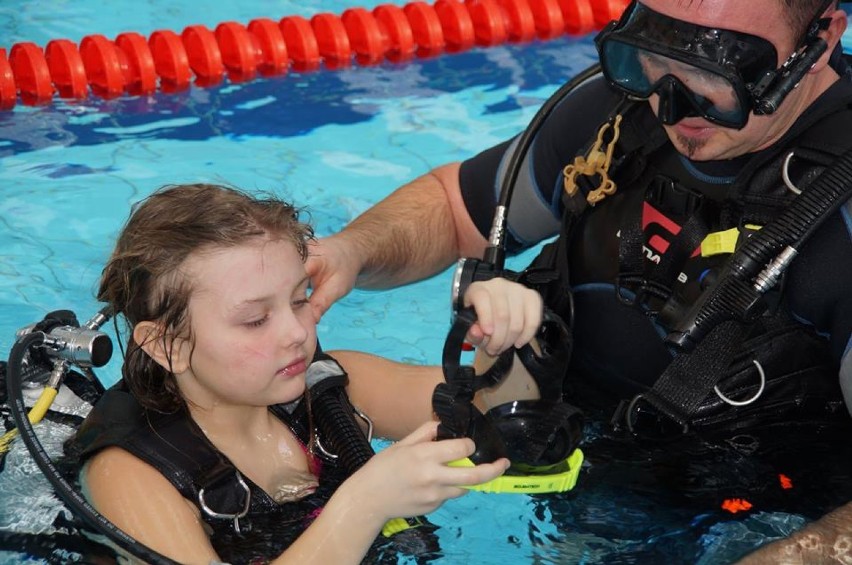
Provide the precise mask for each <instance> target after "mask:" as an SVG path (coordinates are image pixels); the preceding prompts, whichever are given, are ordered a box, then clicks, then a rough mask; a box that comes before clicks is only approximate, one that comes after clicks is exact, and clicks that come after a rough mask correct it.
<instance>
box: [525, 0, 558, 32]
mask: <svg viewBox="0 0 852 565" xmlns="http://www.w3.org/2000/svg"><path fill="white" fill-rule="evenodd" d="M529 2H530V8H531V9H532V12H533V18H534V19H535V30H536V33H537V34H538V37H539V38H541V39H553V38H554V37H558V36H560V35H562V34H563V33H564V32H565V18H563V17H562V10H561V9H560V8H559V2H558V1H557V0H529Z"/></svg>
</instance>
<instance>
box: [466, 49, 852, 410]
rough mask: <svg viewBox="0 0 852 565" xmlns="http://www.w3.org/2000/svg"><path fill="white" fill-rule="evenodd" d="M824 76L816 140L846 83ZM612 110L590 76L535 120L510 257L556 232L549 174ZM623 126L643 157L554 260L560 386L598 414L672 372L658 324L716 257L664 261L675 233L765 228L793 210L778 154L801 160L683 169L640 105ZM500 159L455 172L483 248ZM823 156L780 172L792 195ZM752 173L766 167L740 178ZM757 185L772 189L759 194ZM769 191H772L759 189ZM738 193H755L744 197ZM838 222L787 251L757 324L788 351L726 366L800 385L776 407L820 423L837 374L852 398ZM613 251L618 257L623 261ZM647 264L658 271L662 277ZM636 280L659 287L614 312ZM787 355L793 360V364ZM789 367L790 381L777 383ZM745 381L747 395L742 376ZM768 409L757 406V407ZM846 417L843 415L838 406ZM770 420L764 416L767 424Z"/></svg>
mask: <svg viewBox="0 0 852 565" xmlns="http://www.w3.org/2000/svg"><path fill="white" fill-rule="evenodd" d="M836 64H837V68H838V70H839V71H840V72H841V74H842V76H843V78H841V80H839V81H837V82H836V83H835V84H834V85H833V86H832V87H831V88H830V89H829V90H828V91H827V92H825V93H824V94H823V96H822V97H821V99H820V100H819V101H818V102H817V103H815V104H814V106H813V108H818V107H822V105H830V106H833V107H835V108H836V111H835V112H834V113H832V114H831V116H830V117H827V118H824V119H823V120H822V126H821V127H823V128H824V127H826V126H825V124H826V123H828V122H832V123H837V124H852V120H850V115H852V110H850V109H849V104H850V103H852V79H850V78H849V75H848V73H847V72H845V71H844V69H845V64H844V63H843V61H836ZM620 100H621V95H620V94H618V93H616V92H615V91H613V90H612V89H610V88H609V87H608V85H607V84H606V83H605V81H604V80H603V79H602V77H601V76H600V75H597V76H595V77H593V78H591V79H589V80H587V81H586V82H584V83H582V84H581V85H580V86H579V87H578V88H577V89H576V90H575V91H573V92H572V93H571V94H569V96H568V97H567V98H566V99H565V100H564V101H563V102H562V103H561V104H560V106H558V107H557V109H556V110H555V111H554V112H553V114H552V115H551V116H550V117H549V118H548V120H547V122H546V123H545V125H544V126H543V127H542V129H541V131H540V132H539V134H538V135H537V137H536V139H535V142H534V144H533V147H532V148H531V150H530V152H529V154H528V155H527V157H526V159H525V161H524V164H523V168H522V169H521V173H520V175H519V180H518V184H517V185H516V188H515V192H514V195H513V199H512V202H511V205H510V213H509V226H508V228H509V235H508V238H507V239H508V241H507V247H508V249H509V250H510V251H517V250H521V249H524V248H526V247H529V246H531V245H533V244H535V243H536V242H538V241H541V240H543V239H544V238H547V237H549V236H552V235H554V234H556V233H559V231H560V229H564V228H563V227H562V222H563V215H564V203H563V190H562V186H563V174H562V171H563V168H564V167H565V165H567V164H569V163H572V162H573V160H574V157H575V156H577V155H582V154H584V153H585V152H586V149H587V147H588V145H589V144H590V141H591V140H593V139H594V138H595V135H596V132H597V131H598V128H599V127H600V126H601V124H603V123H605V122H606V120H607V118H608V116H609V114H610V112H611V111H612V109H613V108H614V107H615V106H616V104H618V103H619V101H620ZM806 114H807V113H806ZM843 119H846V120H847V121H845V122H844V121H843ZM625 122H627V123H626V124H625V125H624V126H623V127H622V130H623V131H629V129H630V128H633V130H641V131H640V133H639V134H634V138H636V135H639V136H644V138H643V137H639V138H638V139H639V140H640V141H641V143H643V144H645V145H647V146H649V149H648V150H643V151H642V152H641V153H642V154H641V155H640V156H639V157H637V158H633V159H632V163H631V164H630V165H629V166H625V169H629V170H628V171H627V172H623V173H622V174H621V176H620V178H617V179H616V180H619V181H620V184H619V187H618V191H617V192H616V194H615V195H613V196H611V197H609V198H607V199H606V200H604V201H603V202H601V203H599V204H597V205H596V206H595V207H590V208H587V209H586V210H585V211H584V212H583V213H582V214H581V215H580V217H579V218H574V219H573V221H575V224H574V226H573V228H572V231H571V234H570V243H569V244H568V245H566V246H564V247H563V248H561V250H560V253H566V254H567V268H566V269H563V270H562V271H561V272H560V273H559V275H560V276H561V277H562V278H563V279H565V278H567V279H568V285H569V287H570V291H571V292H572V293H573V299H574V305H575V311H574V317H573V321H574V330H573V333H574V340H575V345H574V352H575V353H574V356H573V359H572V364H571V371H570V375H571V376H570V378H569V379H568V380H569V381H570V382H569V383H567V384H569V385H570V384H572V383H573V384H580V387H581V388H583V389H584V391H585V392H587V393H589V394H590V395H591V396H594V397H595V400H596V401H600V402H603V403H607V402H608V403H609V404H614V403H616V402H618V400H619V399H623V398H629V397H631V396H633V395H635V394H636V393H637V392H639V391H641V390H645V389H647V388H648V387H650V386H651V385H653V383H654V382H655V380H656V379H657V377H659V375H660V374H661V373H662V372H663V370H664V369H665V368H666V366H667V365H668V364H669V363H670V361H671V359H672V352H671V350H670V349H669V348H667V347H666V346H665V344H664V341H663V337H664V336H665V335H666V333H667V332H668V331H670V330H671V322H672V319H671V318H674V319H676V316H677V312H678V311H682V310H683V309H684V308H685V307H686V306H688V305H689V304H691V303H692V302H694V301H695V300H696V299H697V297H698V296H699V295H700V294H701V292H702V290H703V288H705V287H706V285H707V284H708V282H709V281H710V280H711V279H712V277H713V275H714V274H715V273H716V272H718V270H719V269H720V268H721V265H723V264H724V261H725V260H726V259H727V257H729V256H730V255H728V254H717V255H712V256H709V257H702V256H701V254H700V253H699V252H698V250H695V248H694V247H690V248H688V249H676V247H677V243H678V242H677V234H678V233H679V232H680V231H681V230H682V227H683V226H685V225H686V224H687V223H688V222H689V221H690V220H691V219H693V218H694V217H695V216H697V215H700V216H701V220H702V223H703V224H705V228H706V229H705V232H709V233H717V232H721V231H724V230H728V229H730V228H742V227H743V226H744V225H746V224H749V225H751V224H756V225H765V224H766V223H768V222H769V221H771V220H772V218H774V217H775V216H777V215H778V213H779V211H780V210H782V209H783V207H784V206H785V205H786V203H787V202H789V201H790V200H792V198H793V197H794V195H793V193H792V192H790V191H789V190H788V189H787V188H786V187H785V186H784V185H783V184H782V183H781V181H780V166H779V165H778V163H779V162H780V160H781V157H782V156H783V155H784V154H786V152H787V150H788V149H789V150H797V151H799V153H800V154H807V153H808V151H809V150H810V148H804V149H801V148H798V145H797V143H798V137H797V138H794V139H786V138H785V139H783V140H782V141H781V142H780V143H779V144H777V145H776V146H774V147H771V148H768V149H766V150H764V151H761V152H759V153H755V154H749V155H746V156H743V157H740V158H736V159H732V160H730V161H716V162H695V161H690V160H688V159H687V158H686V157H684V156H683V155H681V154H679V153H678V152H677V151H675V149H674V148H673V147H672V145H671V144H670V143H669V142H668V140H667V139H666V138H665V133H664V131H663V130H662V127H661V126H660V125H659V123H658V122H657V121H656V119H655V118H654V117H653V114H652V113H651V112H650V109H649V107H648V105H647V104H645V103H641V102H640V103H637V107H635V108H633V109H632V110H631V111H630V113H628V114H625ZM800 123H803V124H806V125H803V126H800V127H799V128H798V129H801V130H803V133H807V132H808V131H809V130H810V129H813V128H814V127H816V126H813V124H807V117H806V116H805V117H803V118H800ZM838 127H839V128H842V127H844V126H843V125H838ZM847 127H848V125H847ZM791 129H792V130H796V129H797V128H796V126H794V127H793V128H791ZM812 137H814V136H812ZM817 137H818V136H817ZM834 137H835V138H840V137H842V136H841V135H840V134H835V135H834ZM810 141H811V145H818V144H819V143H820V142H821V139H817V140H813V139H811V140H810ZM634 143H636V142H635V141H634ZM844 143H846V144H847V145H852V143H848V142H844V141H838V144H839V145H843V144H844ZM513 149H514V142H513V141H508V142H506V143H503V144H501V145H499V146H496V147H494V148H491V149H488V150H486V151H484V152H482V153H481V154H479V155H477V156H475V157H474V158H472V159H470V160H468V161H466V162H464V163H463V164H462V166H461V171H460V183H461V190H462V195H463V198H464V202H465V204H466V206H467V209H468V212H469V213H470V215H471V217H472V218H473V220H474V222H475V224H476V226H477V227H478V228H479V230H480V232H481V233H482V234H483V235H484V236H486V237H487V234H488V230H489V228H490V225H491V217H492V213H493V209H494V206H495V204H496V201H497V198H498V193H499V190H500V186H501V178H502V176H501V175H502V172H503V170H504V168H505V166H506V163H507V161H508V159H509V156H510V155H511V152H512V150H513ZM833 149H836V153H841V152H842V151H843V147H837V148H833ZM832 154H833V153H832V152H829V154H826V155H823V156H821V157H820V158H821V159H823V161H824V162H823V163H822V164H821V165H819V166H817V165H814V164H813V163H809V162H808V161H807V160H805V159H802V160H799V159H798V158H796V157H794V158H793V160H792V161H791V164H790V174H791V176H792V177H794V178H793V181H794V182H796V183H798V184H799V185H800V186H801V187H806V186H807V184H808V183H809V182H811V181H812V180H813V177H814V176H815V173H814V171H822V170H823V167H824V166H825V164H826V162H830V161H831V159H833V157H832ZM617 159H618V154H616V160H617ZM763 160H766V161H767V163H766V164H764V165H761V166H760V167H755V166H754V163H757V162H762V161H763ZM817 160H819V159H817ZM743 171H747V172H746V173H744V172H743ZM616 176H617V177H618V175H616ZM769 177H772V178H771V179H770V180H765V179H766V178H769ZM775 177H777V182H776V183H775V185H777V186H775V185H773V180H775ZM752 183H754V184H757V185H761V184H762V185H763V187H762V188H761V189H752V187H751V186H750V185H751V184H752ZM785 192H786V194H785ZM850 212H852V205H850V204H849V203H847V204H846V205H845V206H844V207H842V208H841V210H840V212H839V213H836V214H834V215H833V216H832V217H830V218H828V220H827V221H826V222H825V224H824V225H823V226H822V227H821V228H820V229H819V230H818V231H817V232H816V233H815V234H814V235H813V236H812V237H811V239H810V240H809V241H808V243H807V244H806V246H805V247H804V248H803V249H801V250H800V254H799V256H798V257H797V258H796V259H795V260H794V262H793V264H792V266H791V267H790V269H789V271H788V272H787V274H786V277H785V279H786V280H785V281H784V283H783V292H782V293H780V295H781V296H780V297H776V301H777V302H778V306H777V308H775V309H774V310H773V311H774V312H776V311H777V313H778V315H777V316H776V317H775V320H774V321H773V322H771V323H770V322H766V321H764V322H763V326H764V327H763V328H762V329H761V330H760V331H761V332H762V333H764V334H766V333H770V334H771V333H772V332H773V331H775V330H776V329H777V328H778V324H780V323H782V322H781V321H779V319H781V318H784V319H785V321H786V322H787V323H788V325H790V324H795V325H796V326H798V329H799V330H800V332H799V334H798V335H797V336H796V338H790V341H789V342H780V341H779V342H773V341H771V340H768V339H767V340H764V341H760V340H756V341H754V342H753V343H752V344H751V347H750V350H749V351H748V352H746V351H744V352H743V353H744V355H743V356H741V358H740V359H739V360H738V361H739V362H740V365H741V367H742V370H743V371H746V367H747V365H748V364H749V363H750V362H751V359H750V356H751V355H759V358H760V361H761V363H763V367H764V368H765V370H766V378H767V381H772V380H773V378H775V377H781V380H783V381H785V382H787V381H789V380H790V379H788V378H787V377H788V376H790V375H791V374H792V373H793V372H795V371H801V372H802V373H808V376H807V379H806V380H807V381H808V382H809V385H808V387H805V388H804V389H797V390H793V388H794V387H788V388H790V390H788V391H786V392H784V393H783V394H790V395H792V396H793V397H795V400H793V402H794V403H801V402H803V399H804V398H805V397H807V396H808V395H809V394H811V393H812V394H813V395H814V396H819V397H821V400H820V403H823V404H824V409H825V410H826V411H830V412H836V411H837V410H838V409H840V410H842V401H841V395H840V390H839V387H838V374H840V375H841V379H846V380H848V381H850V384H852V352H850V328H852V295H850V293H849V290H848V284H849V281H852V238H851V237H850V234H851V233H852V213H850ZM569 216H570V214H569ZM631 230H634V231H635V232H637V233H639V234H640V236H641V238H642V242H641V243H642V244H641V245H635V244H634V246H633V247H632V248H630V247H629V246H628V245H627V244H626V243H625V241H624V240H626V239H628V238H627V237H626V236H625V237H622V234H629V233H630V232H631ZM702 233H703V232H702ZM699 241H700V239H699ZM681 247H682V245H681ZM625 250H626V251H627V252H629V253H630V254H631V255H630V256H625V253H626V251H625ZM669 251H671V252H672V253H681V254H683V256H682V258H681V259H682V260H677V261H675V262H674V264H668V265H666V263H667V259H669V258H667V257H666V253H667V252H669ZM637 256H640V257H639V258H638V259H637ZM642 257H644V259H643V258H642ZM668 263H672V261H668ZM661 264H662V265H665V266H666V269H665V270H664V269H662V268H661V267H660V265H661ZM637 266H638V269H639V270H640V271H642V272H641V273H639V274H640V275H641V276H639V277H638V278H639V279H643V280H649V279H650V280H652V281H657V282H659V284H658V285H656V286H657V287H659V288H657V289H656V290H657V291H658V292H651V293H644V294H643V296H641V297H639V299H638V300H635V301H636V302H637V304H636V305H635V306H629V305H625V304H624V302H625V301H624V300H618V299H617V297H616V292H615V290H616V285H617V284H618V286H619V287H620V292H621V294H622V296H623V297H627V298H628V300H627V302H629V301H630V300H634V299H636V298H637V297H636V293H637V292H638V289H637V288H636V286H635V285H631V284H630V279H631V277H630V276H628V275H636V274H637V273H635V272H631V269H632V271H636V270H637ZM660 271H664V272H662V273H661V272H660ZM633 278H637V277H633ZM673 305H675V306H678V307H677V308H674V307H673ZM671 310H675V312H674V313H672V312H671ZM667 316H668V317H669V319H667ZM765 318H767V319H768V317H765ZM803 340H804V341H803ZM782 343H786V345H781V344H782ZM805 343H807V346H806V347H805V346H804V344H805ZM796 344H799V345H801V346H802V347H799V346H797V345H796ZM791 349H795V350H799V349H801V350H802V351H801V352H799V353H800V354H799V355H797V351H791ZM746 353H748V355H746ZM804 357H807V359H805V358H804ZM791 358H792V363H793V367H794V370H792V371H791V370H788V369H789V366H790V363H791ZM841 365H842V369H841ZM746 372H747V371H746ZM779 373H783V375H779ZM742 378H746V377H745V376H743V377H742ZM748 378H751V379H753V383H755V384H756V383H757V376H756V375H755V374H754V373H752V374H751V376H750V377H748ZM808 389H809V390H810V392H808ZM850 392H852V391H850ZM779 394H781V393H780V392H779ZM770 397H771V394H770V395H768V396H767V398H770ZM850 400H852V395H849V394H848V393H847V402H849V401H850ZM573 401H575V402H576V401H577V399H576V398H574V399H573ZM849 408H850V410H852V403H850V406H849ZM822 409H823V408H817V410H818V411H819V410H822ZM772 410H773V407H771V406H768V407H767V409H766V412H767V415H768V412H771V411H772ZM842 411H844V412H845V410H842Z"/></svg>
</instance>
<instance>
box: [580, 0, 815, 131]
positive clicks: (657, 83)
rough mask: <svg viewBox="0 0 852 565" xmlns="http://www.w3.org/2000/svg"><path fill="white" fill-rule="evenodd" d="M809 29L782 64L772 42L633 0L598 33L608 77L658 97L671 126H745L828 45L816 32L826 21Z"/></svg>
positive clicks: (767, 110)
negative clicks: (695, 120)
mask: <svg viewBox="0 0 852 565" xmlns="http://www.w3.org/2000/svg"><path fill="white" fill-rule="evenodd" d="M825 8H827V4H825V5H823V8H822V10H821V11H820V12H819V14H817V18H815V19H814V21H813V22H812V24H811V25H810V26H809V28H808V31H807V33H806V34H805V38H804V40H803V42H802V43H803V44H802V49H800V50H797V51H796V52H795V53H793V55H791V57H790V58H789V59H788V60H787V61H786V62H785V63H784V64H783V65H782V66H781V67H778V68H776V65H777V61H778V53H777V52H776V50H775V46H774V45H773V44H772V43H771V42H769V41H768V40H766V39H764V38H762V37H758V36H756V35H751V34H748V33H742V32H738V31H731V30H727V29H719V28H709V27H704V26H700V25H697V24H693V23H690V22H685V21H682V20H677V19H674V18H671V17H669V16H666V15H664V14H661V13H658V12H655V11H654V10H651V9H650V8H648V7H647V6H645V5H643V4H641V3H639V2H636V1H634V2H633V4H632V5H631V6H630V7H628V9H627V10H625V12H624V14H623V15H622V17H621V19H620V20H619V21H617V22H612V23H610V24H609V25H608V26H607V27H606V28H605V29H604V30H603V31H601V33H600V34H598V36H597V37H596V38H595V44H596V46H597V49H598V53H599V55H600V61H601V66H602V70H603V74H604V76H605V77H606V79H607V80H608V81H609V82H610V83H611V84H612V85H613V86H615V87H616V88H618V89H619V90H621V91H623V92H625V93H626V94H628V95H632V96H635V97H639V98H648V97H650V96H651V95H652V94H657V95H659V98H660V102H659V109H658V115H659V118H660V120H661V121H662V122H663V123H664V124H666V125H672V124H675V123H677V122H679V121H680V120H682V119H683V118H685V117H689V116H700V117H702V118H704V119H706V120H707V121H709V122H712V123H715V124H718V125H721V126H724V127H730V128H736V129H740V128H742V127H744V126H745V125H746V123H747V122H748V118H749V114H750V113H752V112H754V113H755V114H771V113H772V112H774V111H775V110H776V109H777V107H778V105H780V103H781V101H782V100H783V99H784V98H785V97H786V96H787V94H789V92H790V91H791V90H792V89H793V88H794V87H795V86H796V84H798V82H799V81H800V80H801V79H802V77H804V75H805V73H807V71H808V70H809V69H810V68H811V66H813V64H814V63H815V62H816V60H817V59H818V58H819V56H820V55H822V53H823V52H824V51H825V49H826V43H825V41H823V40H822V39H820V38H819V37H818V36H817V33H818V32H819V30H820V29H823V28H824V27H826V25H827V21H829V20H824V19H819V17H818V16H819V15H821V14H822V11H824V10H825Z"/></svg>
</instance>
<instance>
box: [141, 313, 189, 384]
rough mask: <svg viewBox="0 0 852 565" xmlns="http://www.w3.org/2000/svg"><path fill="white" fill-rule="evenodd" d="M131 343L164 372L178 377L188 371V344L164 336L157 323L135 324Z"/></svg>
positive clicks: (170, 336)
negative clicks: (139, 348)
mask: <svg viewBox="0 0 852 565" xmlns="http://www.w3.org/2000/svg"><path fill="white" fill-rule="evenodd" d="M133 341H135V342H136V344H137V345H138V346H139V347H141V348H142V350H143V351H144V352H145V353H147V354H148V356H149V357H150V358H151V359H153V360H154V361H156V362H157V364H158V365H160V366H161V367H163V368H164V369H165V370H167V371H170V372H172V373H174V374H175V375H179V374H181V373H183V372H184V371H186V370H187V369H189V356H190V347H189V342H188V341H187V340H185V339H182V338H176V337H174V336H172V335H169V334H166V333H165V332H164V331H163V327H162V326H161V325H160V324H158V323H157V322H151V321H144V322H139V323H138V324H136V326H135V327H134V328H133Z"/></svg>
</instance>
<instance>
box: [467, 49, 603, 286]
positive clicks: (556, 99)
mask: <svg viewBox="0 0 852 565" xmlns="http://www.w3.org/2000/svg"><path fill="white" fill-rule="evenodd" d="M600 68H601V66H600V63H598V64H595V65H592V66H591V67H589V68H588V69H586V70H584V71H583V72H581V73H580V74H578V75H577V76H575V77H574V78H572V79H571V80H569V81H568V82H566V83H565V84H563V85H562V86H561V87H559V89H558V90H557V91H556V92H554V93H553V94H552V95H551V96H550V98H548V99H547V100H545V102H544V104H542V105H541V107H540V108H539V109H538V111H537V112H536V114H535V116H533V118H532V120H530V123H529V125H528V126H527V127H526V129H525V130H524V131H523V132H522V133H521V135H520V137H519V138H518V145H517V146H516V147H515V150H514V151H513V152H512V156H511V157H510V158H509V163H508V165H507V167H506V174H505V176H504V177H503V183H502V184H501V185H500V200H499V201H498V202H497V210H496V212H495V214H494V221H493V222H492V226H491V233H490V235H489V238H488V243H489V245H488V248H487V249H486V250H485V255H484V256H483V260H484V261H485V262H487V263H490V264H491V265H494V267H495V268H496V269H497V270H499V271H502V270H503V265H504V263H505V260H506V250H505V244H504V240H505V232H506V221H507V219H508V214H509V212H508V210H509V203H510V202H511V200H512V193H513V192H514V190H515V182H516V181H517V180H518V175H519V174H520V170H521V164H522V163H523V160H524V157H526V155H527V153H528V152H529V149H530V146H531V145H532V142H533V140H534V139H535V136H536V134H538V131H539V130H540V129H541V126H542V125H543V124H544V121H545V120H546V119H547V117H548V116H550V114H551V113H552V112H553V110H554V109H555V108H556V107H557V106H558V105H559V103H560V102H562V100H563V99H564V98H565V96H567V95H568V93H569V92H571V91H572V90H574V89H575V88H577V86H579V85H580V84H581V83H583V82H585V81H586V80H588V79H589V78H590V77H592V76H594V75H596V74H598V73H599V72H600Z"/></svg>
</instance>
